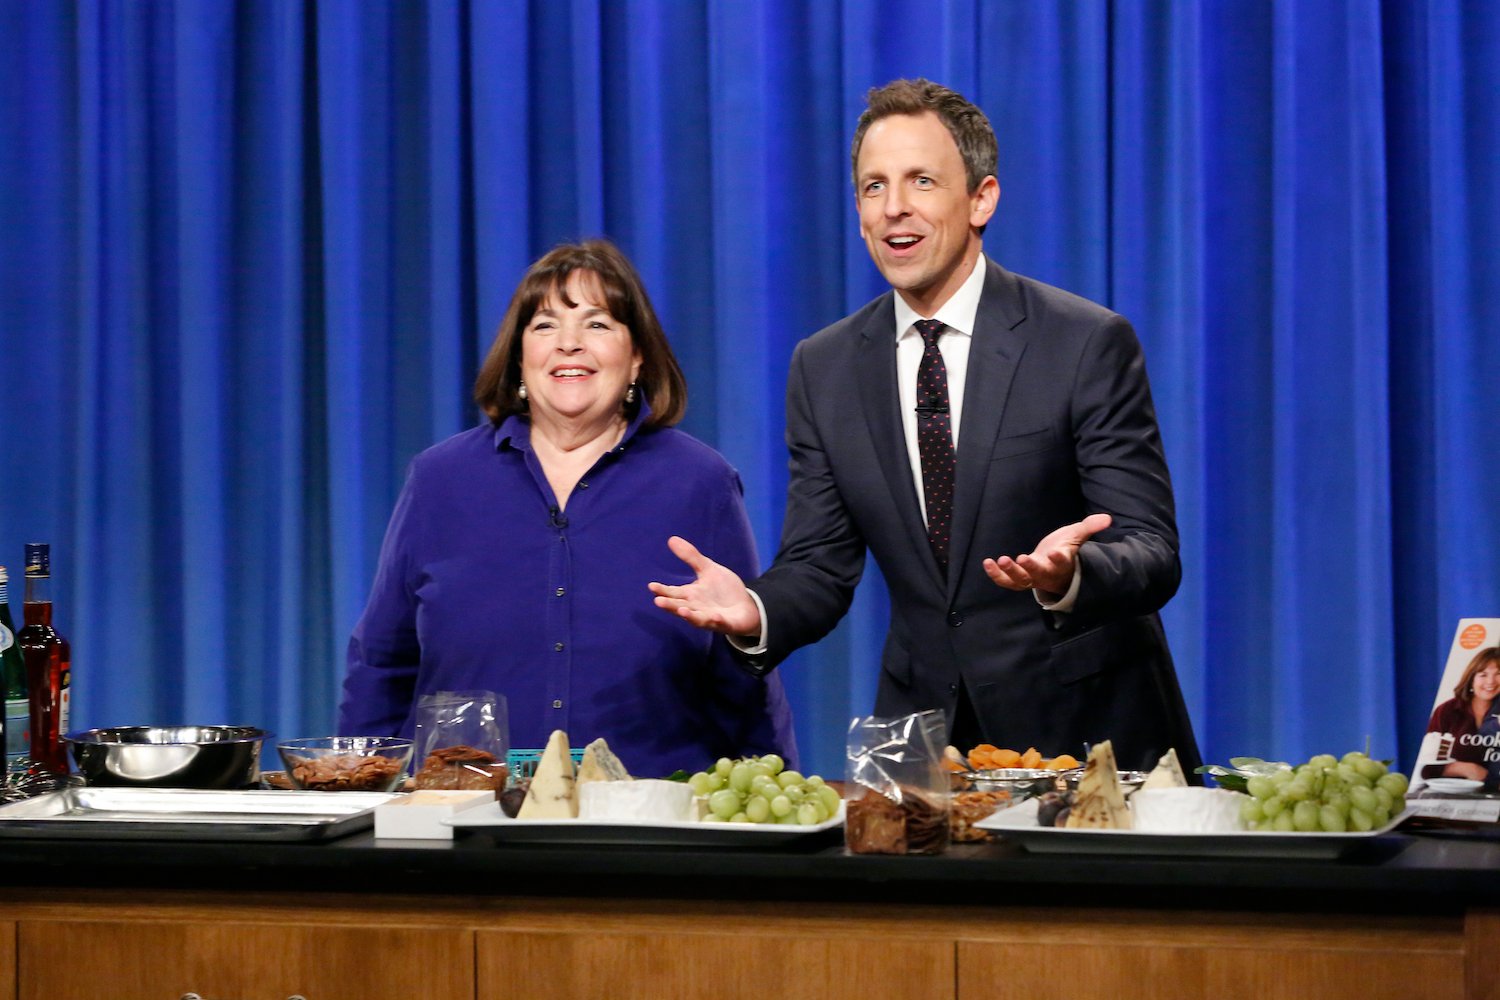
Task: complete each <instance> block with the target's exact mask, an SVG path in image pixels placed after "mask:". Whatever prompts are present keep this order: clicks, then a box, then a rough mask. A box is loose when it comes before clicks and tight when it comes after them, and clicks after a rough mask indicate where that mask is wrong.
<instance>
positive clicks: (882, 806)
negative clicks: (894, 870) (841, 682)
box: [844, 710, 950, 854]
mask: <svg viewBox="0 0 1500 1000" xmlns="http://www.w3.org/2000/svg"><path fill="white" fill-rule="evenodd" d="M947 730H948V724H947V720H946V719H945V718H944V716H943V713H942V712H939V711H936V710H933V711H926V712H917V713H915V714H914V715H903V716H901V717H899V718H893V719H892V718H879V717H876V716H869V717H866V718H860V719H855V720H853V721H852V722H851V723H850V724H849V738H848V743H847V753H846V757H845V763H844V778H845V785H844V800H845V801H844V810H845V813H844V816H845V818H844V842H845V844H846V845H847V846H848V848H849V850H850V851H851V852H853V853H855V854H939V853H941V852H943V851H944V850H946V849H947V847H948V813H949V809H950V796H949V792H948V776H947V774H946V773H944V771H943V769H942V766H941V762H942V759H943V743H944V740H945V738H946V735H947Z"/></svg>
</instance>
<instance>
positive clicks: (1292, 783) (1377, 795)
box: [1240, 750, 1407, 833]
mask: <svg viewBox="0 0 1500 1000" xmlns="http://www.w3.org/2000/svg"><path fill="white" fill-rule="evenodd" d="M1406 788H1407V780H1406V775H1404V774H1402V773H1400V772H1399V771H1391V770H1389V769H1388V768H1387V767H1386V765H1385V764H1384V763H1383V762H1382V761H1378V760H1373V759H1371V758H1370V757H1369V756H1368V755H1367V754H1363V753H1360V752H1359V751H1358V750H1351V751H1349V752H1348V753H1346V754H1344V756H1343V757H1335V756H1333V754H1327V753H1325V754H1319V755H1317V756H1316V757H1313V758H1312V759H1310V760H1309V761H1308V762H1307V763H1306V764H1301V765H1299V766H1297V767H1291V766H1290V765H1286V764H1282V765H1280V766H1278V767H1274V768H1257V769H1256V773H1253V774H1251V775H1250V776H1249V777H1248V778H1247V779H1246V780H1245V791H1246V792H1247V793H1248V794H1249V798H1247V799H1246V800H1245V801H1244V802H1243V803H1242V804H1241V806H1240V818H1241V819H1243V820H1244V821H1245V826H1246V827H1248V828H1249V829H1251V830H1269V831H1274V832H1276V833H1291V832H1294V831H1295V832H1298V833H1366V832H1368V831H1370V830H1376V829H1379V828H1380V827H1383V826H1385V825H1386V824H1387V823H1389V822H1390V820H1391V817H1392V816H1398V815H1400V814H1401V810H1402V809H1403V808H1405V806H1406Z"/></svg>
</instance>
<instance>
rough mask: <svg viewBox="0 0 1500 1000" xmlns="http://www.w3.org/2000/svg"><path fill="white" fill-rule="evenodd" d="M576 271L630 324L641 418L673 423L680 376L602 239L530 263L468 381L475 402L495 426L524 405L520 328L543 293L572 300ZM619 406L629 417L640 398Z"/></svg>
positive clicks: (624, 262)
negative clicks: (645, 410) (643, 410)
mask: <svg viewBox="0 0 1500 1000" xmlns="http://www.w3.org/2000/svg"><path fill="white" fill-rule="evenodd" d="M575 273H581V274H586V275H591V276H593V277H594V279H596V280H597V281H598V283H599V289H600V291H602V292H603V294H604V301H603V302H602V303H600V305H602V306H604V308H605V309H607V310H608V311H609V314H610V316H611V317H613V318H614V320H615V321H616V322H619V323H623V324H625V326H626V328H627V329H629V330H630V339H631V342H632V343H633V344H634V345H635V349H636V350H638V351H640V353H641V370H640V373H639V374H638V375H637V376H636V380H635V384H636V391H637V393H638V396H637V398H638V399H644V400H647V401H649V402H650V404H651V416H650V417H649V418H648V423H649V424H650V425H651V426H654V427H670V426H672V425H673V424H675V423H677V421H679V420H681V419H682V415H683V413H684V412H685V411H686V410H687V380H686V379H685V378H683V376H682V368H681V367H680V366H679V365H678V364H677V358H676V357H674V356H673V354H672V348H671V346H670V345H669V344H668V343H667V335H666V333H665V332H663V331H662V328H661V322H660V321H659V320H658V319H657V318H656V310H655V309H653V308H652V307H651V299H650V298H649V297H648V296H647V295H646V287H645V285H643V284H642V283H641V277H640V275H639V274H637V273H636V270H635V268H634V267H633V266H631V263H630V261H629V260H628V259H627V258H626V256H625V255H624V254H623V253H621V252H620V250H619V248H618V247H616V246H615V245H614V244H613V243H611V242H609V241H608V240H586V241H584V242H582V243H564V244H562V245H561V246H558V247H555V248H554V249H552V250H550V251H548V253H547V254H546V256H544V257H542V258H541V259H540V260H538V261H537V262H536V263H535V264H532V265H531V267H530V268H529V269H528V270H527V272H526V276H525V277H523V278H522V279H521V283H520V284H519V285H518V286H517V287H516V292H515V294H514V295H512V296H511V299H510V308H509V309H507V310H506V311H505V318H504V319H503V320H501V321H500V331H499V333H497V334H496V335H495V342H494V343H493V344H491V345H490V352H489V354H488V355H487V356H486V357H485V359H484V364H483V365H482V366H481V367H480V369H479V376H478V378H476V379H475V380H474V401H475V402H476V403H478V404H479V407H480V409H482V410H484V412H485V413H487V414H489V418H490V420H491V421H492V422H493V423H495V424H497V425H498V424H499V423H500V422H501V421H502V420H504V419H505V418H506V417H508V416H510V415H511V414H512V413H525V412H526V404H525V401H524V400H522V399H521V397H520V396H519V395H517V393H516V390H517V388H518V387H519V386H520V384H521V334H522V332H523V331H524V330H525V329H526V325H527V324H528V323H530V322H531V318H532V316H534V315H535V314H536V311H537V310H538V309H540V308H541V307H542V305H543V304H545V303H546V301H547V299H548V297H549V296H551V295H554V294H555V295H557V296H558V297H559V298H561V299H563V300H564V304H565V305H568V306H570V307H571V306H572V305H573V303H571V302H568V301H566V300H567V287H568V278H569V277H571V276H572V275H573V274H575ZM625 408H626V417H627V418H630V417H633V416H634V415H635V412H636V411H637V410H638V409H639V408H640V404H639V403H638V402H637V403H626V404H625Z"/></svg>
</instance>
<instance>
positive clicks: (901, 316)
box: [895, 253, 985, 340]
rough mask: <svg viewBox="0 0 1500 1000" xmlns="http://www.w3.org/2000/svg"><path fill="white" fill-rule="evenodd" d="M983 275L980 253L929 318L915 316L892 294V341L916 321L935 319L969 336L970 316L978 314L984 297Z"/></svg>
mask: <svg viewBox="0 0 1500 1000" xmlns="http://www.w3.org/2000/svg"><path fill="white" fill-rule="evenodd" d="M984 272H985V256H984V254H983V253H981V254H980V255H979V256H978V257H976V258H975V259H974V269H973V270H971V271H970V272H969V276H968V277H967V278H965V279H964V283H963V284H962V285H959V286H958V291H956V292H954V293H953V295H952V296H951V297H950V298H949V299H948V301H947V302H944V303H943V304H942V305H941V306H939V307H938V311H937V312H936V313H935V314H933V315H932V316H919V315H918V314H917V312H916V310H914V309H912V307H911V306H909V305H907V304H906V300H905V299H903V298H902V297H901V296H900V295H899V294H896V295H895V299H896V339H897V340H900V339H901V338H902V337H905V336H908V335H910V334H911V333H912V324H913V323H915V322H916V321H917V320H919V319H935V320H937V321H938V322H940V323H942V324H943V325H944V326H946V327H947V328H948V329H950V330H953V331H955V332H957V333H961V334H963V335H964V336H966V337H972V336H973V335H974V317H975V316H977V315H979V299H980V296H982V295H983V294H984Z"/></svg>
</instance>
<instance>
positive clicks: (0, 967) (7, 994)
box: [0, 920, 16, 1000]
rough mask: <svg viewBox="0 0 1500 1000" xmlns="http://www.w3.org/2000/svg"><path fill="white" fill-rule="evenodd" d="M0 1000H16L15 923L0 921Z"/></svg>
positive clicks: (12, 921)
mask: <svg viewBox="0 0 1500 1000" xmlns="http://www.w3.org/2000/svg"><path fill="white" fill-rule="evenodd" d="M0 1000H16V923H15V921H14V920H0Z"/></svg>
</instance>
